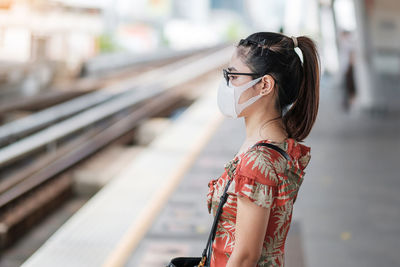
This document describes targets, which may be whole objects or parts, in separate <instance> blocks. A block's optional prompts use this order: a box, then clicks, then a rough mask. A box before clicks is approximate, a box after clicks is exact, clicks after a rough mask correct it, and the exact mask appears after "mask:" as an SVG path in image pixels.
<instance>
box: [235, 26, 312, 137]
mask: <svg viewBox="0 0 400 267" xmlns="http://www.w3.org/2000/svg"><path fill="white" fill-rule="evenodd" d="M297 43H298V47H299V49H300V50H301V53H302V55H303V63H302V62H301V60H300V57H299V55H298V54H297V53H296V52H295V50H294V41H293V39H292V38H290V37H287V36H285V35H283V34H280V33H273V32H258V33H254V34H252V35H250V36H248V37H247V38H246V39H242V40H240V42H239V44H238V45H237V55H238V56H239V57H240V58H241V59H242V60H243V62H244V63H245V64H246V65H247V66H248V67H249V68H250V69H251V70H252V71H253V72H255V73H258V74H259V75H258V77H260V76H264V75H266V74H269V75H271V76H272V77H273V78H274V80H275V86H276V87H277V89H278V97H277V101H276V103H275V108H276V109H277V110H278V111H279V112H280V114H281V115H282V120H283V123H284V125H285V127H286V131H287V133H288V135H289V136H288V137H289V138H294V139H296V140H297V141H303V139H305V138H306V137H307V136H308V134H309V133H310V131H311V128H312V127H313V125H314V122H315V120H316V117H317V113H318V105H319V79H320V60H319V55H318V51H317V48H316V45H315V43H314V41H313V40H311V39H310V38H309V37H306V36H300V37H297Z"/></svg>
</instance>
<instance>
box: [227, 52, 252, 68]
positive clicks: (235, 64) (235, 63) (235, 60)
mask: <svg viewBox="0 0 400 267" xmlns="http://www.w3.org/2000/svg"><path fill="white" fill-rule="evenodd" d="M228 69H229V70H230V71H236V72H250V68H249V67H248V66H247V65H246V64H245V63H244V62H243V61H242V59H241V58H240V57H238V55H237V53H236V51H235V52H234V53H233V54H232V57H231V60H230V61H229V65H228Z"/></svg>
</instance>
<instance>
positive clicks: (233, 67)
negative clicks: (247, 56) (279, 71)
mask: <svg viewBox="0 0 400 267" xmlns="http://www.w3.org/2000/svg"><path fill="white" fill-rule="evenodd" d="M228 70H229V71H230V72H237V73H253V71H252V70H251V69H250V68H249V67H248V66H247V65H246V64H245V63H244V62H243V61H242V59H241V58H240V57H239V56H238V55H237V50H235V52H234V53H233V55H232V57H231V60H230V62H229V66H228ZM251 80H253V76H250V75H234V74H231V75H229V81H230V82H231V84H232V85H234V86H241V85H244V84H246V83H248V82H250V81H251ZM273 87H274V80H273V79H272V77H271V76H270V75H265V76H264V77H263V79H262V80H261V81H260V82H258V83H257V84H255V85H253V86H252V87H250V88H248V89H247V90H245V91H244V92H243V93H242V94H241V95H240V98H239V104H242V103H244V102H246V101H247V100H248V99H250V98H252V97H254V96H257V95H259V94H262V95H263V96H264V97H262V99H260V100H258V101H256V102H255V103H253V104H252V105H250V106H249V107H247V108H245V109H244V110H243V111H242V112H241V113H240V114H239V117H241V116H245V117H246V116H249V115H250V114H251V113H253V112H254V111H256V110H257V109H258V108H260V107H261V108H263V107H264V106H265V105H266V104H267V102H268V99H266V98H271V97H272V94H270V92H271V91H272V90H271V88H273ZM265 96H266V97H265ZM266 101H267V102H266Z"/></svg>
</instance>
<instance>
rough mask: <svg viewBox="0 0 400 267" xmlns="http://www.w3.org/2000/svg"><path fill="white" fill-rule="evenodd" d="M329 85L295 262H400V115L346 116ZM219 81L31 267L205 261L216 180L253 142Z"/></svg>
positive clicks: (301, 206) (300, 209) (149, 266)
mask: <svg viewBox="0 0 400 267" xmlns="http://www.w3.org/2000/svg"><path fill="white" fill-rule="evenodd" d="M331 84H332V82H331V81H329V80H328V78H326V77H325V78H324V79H323V83H322V86H321V98H320V110H319V115H318V119H317V122H316V124H315V126H314V128H313V130H312V132H311V134H310V135H309V136H308V137H307V139H306V140H305V144H306V145H308V146H310V147H311V156H312V158H311V161H310V164H309V165H308V166H307V169H306V170H305V171H306V175H305V180H304V182H303V184H302V187H301V188H300V192H299V196H298V198H297V201H296V204H295V206H294V212H293V219H292V225H291V228H290V231H289V235H288V240H287V243H286V258H285V261H286V266H287V267H302V266H310V267H317V266H324V267H330V266H355V267H357V266H360V267H361V266H363V267H369V266H371V267H372V266H378V265H379V266H399V265H400V254H399V253H398V248H399V247H400V241H399V240H400V238H399V237H400V226H399V224H398V222H399V220H400V210H399V208H398V207H399V205H400V194H399V192H400V180H399V174H398V170H397V168H396V166H397V165H398V152H399V151H400V142H399V141H398V136H399V133H400V123H399V122H400V118H399V117H398V116H397V117H396V116H392V115H390V114H387V115H385V116H379V115H378V116H371V114H368V113H367V112H365V111H360V110H357V109H354V110H352V111H351V113H344V112H342V111H341V109H340V92H339V91H338V90H339V89H338V88H335V87H334V86H331ZM216 87H217V80H215V81H213V82H210V83H209V86H208V88H211V89H210V90H205V93H204V95H203V96H202V97H201V98H200V99H199V100H198V101H197V102H196V103H194V104H193V105H192V106H190V107H189V108H188V109H187V110H186V111H185V112H184V113H183V114H182V115H181V116H180V117H179V118H178V119H177V121H176V122H175V123H174V125H173V126H171V127H170V129H169V130H168V131H166V132H165V133H164V134H162V135H161V136H160V137H159V138H157V139H156V140H154V141H153V142H152V143H151V144H150V145H149V147H148V149H146V151H144V152H143V153H142V155H140V156H139V157H137V158H136V159H135V161H134V162H132V163H131V164H130V166H129V167H128V168H127V169H126V172H124V173H123V174H121V176H120V177H116V178H114V179H113V180H112V181H111V182H110V183H109V184H107V185H106V186H105V187H104V188H103V189H102V190H100V191H99V192H98V193H97V194H96V195H95V196H94V197H93V198H92V199H91V200H90V201H89V202H88V203H87V204H86V205H85V206H84V207H83V208H81V209H80V210H79V211H78V212H77V213H76V214H75V215H74V216H73V217H72V218H71V219H70V220H68V221H67V223H66V224H64V226H63V227H62V228H60V229H59V230H58V231H57V232H56V233H55V234H54V235H53V236H52V237H51V238H50V239H49V240H48V241H47V242H46V243H45V244H44V245H43V246H42V247H41V248H40V249H39V250H37V251H36V253H35V254H34V255H33V256H32V257H31V258H29V259H28V260H27V261H26V262H25V263H24V264H23V266H24V267H27V266H29V267H31V266H41V267H42V266H126V267H130V266H146V267H153V266H154V267H155V266H164V265H165V264H166V263H167V262H168V261H169V260H170V259H171V258H172V257H176V256H200V254H201V252H202V250H203V248H204V246H205V243H206V239H207V236H208V232H209V229H210V227H211V223H212V215H210V214H208V211H207V206H206V194H207V190H208V187H207V184H208V181H209V180H211V179H213V178H215V177H217V176H219V175H221V174H222V172H223V166H224V164H225V163H226V162H227V161H229V160H230V159H231V158H232V157H233V156H234V155H235V154H236V152H237V150H238V149H239V147H240V145H241V142H242V141H243V139H244V134H245V131H244V124H243V120H242V119H239V120H232V119H224V118H223V117H222V116H221V114H220V113H219V112H218V110H217V106H216V90H214V89H216Z"/></svg>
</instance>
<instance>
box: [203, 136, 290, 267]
mask: <svg viewBox="0 0 400 267" xmlns="http://www.w3.org/2000/svg"><path fill="white" fill-rule="evenodd" d="M256 146H265V147H269V148H272V149H274V150H276V151H278V152H279V153H281V154H282V156H284V157H285V158H286V159H287V160H288V161H290V160H291V158H290V156H289V155H288V154H287V153H286V152H285V151H284V150H283V149H281V148H280V147H278V146H276V145H273V144H270V143H258V144H255V145H253V146H252V147H251V148H250V149H252V148H254V147H256ZM250 149H249V150H250ZM231 182H232V179H229V180H228V183H227V185H226V186H225V189H224V193H223V194H222V196H221V198H220V202H219V205H218V209H217V212H216V214H215V217H214V221H213V224H212V227H211V231H210V234H209V236H208V240H207V245H206V248H205V249H204V250H203V254H202V260H201V262H200V264H199V265H198V266H199V267H200V266H209V265H210V256H211V247H212V243H213V242H214V238H215V234H216V231H217V224H218V220H219V217H220V215H221V213H222V207H223V206H224V204H225V202H226V200H227V199H228V194H227V191H228V188H229V185H230V184H231Z"/></svg>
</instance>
